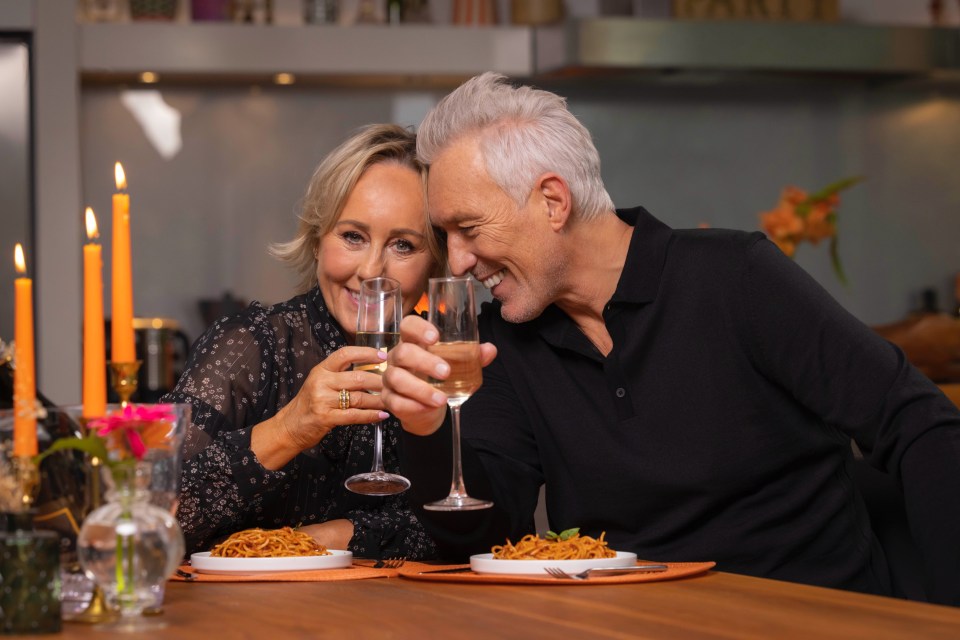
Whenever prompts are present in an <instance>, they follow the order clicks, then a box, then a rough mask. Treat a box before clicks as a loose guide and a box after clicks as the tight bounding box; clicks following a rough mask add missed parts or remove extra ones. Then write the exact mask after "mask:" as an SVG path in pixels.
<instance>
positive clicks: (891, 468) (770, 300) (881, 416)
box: [740, 240, 960, 604]
mask: <svg viewBox="0 0 960 640" xmlns="http://www.w3.org/2000/svg"><path fill="white" fill-rule="evenodd" d="M744 282H745V284H746V286H745V287H744V288H743V291H742V292H741V293H742V303H743V304H742V305H741V308H742V309H743V310H744V312H745V313H746V314H747V317H746V318H745V319H744V321H743V322H741V323H740V325H741V326H742V327H743V328H744V333H743V335H742V340H743V341H744V343H745V344H747V345H748V347H747V348H748V349H749V350H750V352H751V357H752V359H753V360H754V362H755V363H757V366H758V368H759V369H760V370H761V372H762V373H763V374H764V375H768V376H770V377H771V378H773V379H775V380H777V381H778V382H779V383H780V384H782V385H783V386H784V387H785V388H787V389H789V390H790V391H791V392H792V393H793V395H794V397H795V398H796V399H797V401H798V402H800V403H801V404H803V405H804V406H806V407H808V408H809V409H810V410H811V411H813V412H814V413H816V414H817V415H818V416H820V417H821V418H822V419H823V420H824V421H825V422H826V423H828V424H830V425H832V426H834V427H836V428H838V429H840V430H842V431H843V432H844V433H846V434H848V435H849V436H850V437H851V438H853V439H854V440H855V441H856V442H857V444H858V445H859V446H860V448H861V449H862V450H863V451H864V452H865V453H866V454H867V458H868V461H869V462H870V464H871V465H872V466H874V467H875V468H877V469H879V470H881V471H883V472H886V473H888V474H890V475H891V476H892V477H894V478H895V479H896V480H897V481H898V482H899V483H900V485H901V487H902V489H903V492H904V496H905V499H906V509H907V515H908V519H909V522H910V529H911V531H912V533H913V536H914V538H915V540H916V541H917V543H918V545H919V547H920V550H921V553H922V555H923V560H924V565H925V573H926V576H927V593H928V596H929V597H930V598H931V600H932V601H934V602H940V603H949V604H960V577H958V576H960V544H958V541H960V500H958V499H957V496H958V495H960V411H958V410H957V408H956V406H954V405H953V404H952V403H951V402H950V401H949V400H948V399H947V398H946V397H945V396H944V395H943V393H941V392H940V390H939V389H938V388H937V387H936V385H934V384H933V383H932V382H931V381H930V380H929V379H927V378H926V377H925V376H923V375H922V374H921V373H920V372H919V371H918V370H917V369H916V368H914V367H913V366H912V365H910V363H909V362H908V361H907V359H906V358H905V357H904V355H903V352H902V351H900V349H898V348H897V347H896V346H894V345H892V344H890V343H889V342H887V341H886V340H884V339H882V338H880V337H879V336H878V335H877V334H876V333H875V332H874V331H872V330H871V329H870V328H869V327H867V326H865V325H864V324H862V323H861V322H860V321H859V320H857V319H856V318H854V317H853V316H852V315H851V314H850V313H848V312H847V311H846V310H844V309H843V308H842V307H841V306H840V304H839V303H838V302H836V301H835V300H834V299H833V298H832V297H831V296H829V295H828V294H827V293H826V292H825V291H824V290H823V289H822V288H821V287H820V286H819V285H818V284H817V283H816V282H815V281H814V280H813V279H812V278H811V277H810V276H809V275H807V274H806V273H805V272H804V271H803V270H802V269H801V268H800V267H798V266H797V265H796V264H794V263H793V261H792V260H790V259H788V258H786V257H785V256H783V254H782V253H781V252H780V251H779V250H778V249H777V248H776V247H775V246H774V245H773V244H772V243H770V242H768V241H766V240H759V241H757V242H756V243H755V244H754V245H753V246H752V248H751V250H750V256H749V259H748V263H747V266H746V269H745V278H744Z"/></svg>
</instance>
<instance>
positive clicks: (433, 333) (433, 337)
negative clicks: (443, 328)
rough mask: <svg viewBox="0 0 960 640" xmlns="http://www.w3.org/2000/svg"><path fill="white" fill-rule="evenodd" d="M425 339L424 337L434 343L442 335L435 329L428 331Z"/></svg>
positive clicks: (424, 335)
mask: <svg viewBox="0 0 960 640" xmlns="http://www.w3.org/2000/svg"><path fill="white" fill-rule="evenodd" d="M423 337H424V338H425V339H426V340H430V341H433V340H436V339H437V338H439V337H440V334H439V333H437V332H436V331H434V330H433V329H427V332H426V333H424V334H423Z"/></svg>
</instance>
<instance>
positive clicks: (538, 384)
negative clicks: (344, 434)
mask: <svg viewBox="0 0 960 640" xmlns="http://www.w3.org/2000/svg"><path fill="white" fill-rule="evenodd" d="M418 153H419V154H420V156H421V158H422V159H423V160H424V161H425V162H426V163H427V164H428V165H429V166H430V171H429V177H428V208H429V213H430V217H431V220H432V222H433V223H434V225H436V226H437V227H439V228H440V229H442V231H443V232H444V233H445V234H446V240H447V247H448V250H449V261H450V268H451V270H452V271H453V273H455V274H464V273H470V274H472V275H473V276H474V277H475V278H476V279H477V280H478V281H479V282H481V283H482V284H483V286H485V287H487V288H488V289H489V290H490V291H491V293H492V295H493V297H494V298H495V299H496V300H495V302H494V303H492V304H491V305H485V307H484V309H483V311H482V313H481V316H480V317H481V340H484V341H490V342H492V343H493V344H484V345H483V350H482V353H483V358H482V359H483V363H484V364H485V365H486V368H485V370H484V383H483V387H482V388H481V389H480V390H479V391H478V392H477V394H476V395H475V396H474V397H473V398H472V399H471V400H470V401H468V402H467V403H466V404H465V405H464V407H463V458H464V468H465V473H466V485H467V487H468V489H469V492H470V493H471V494H472V495H475V496H476V497H483V498H489V499H492V500H493V501H494V502H495V507H494V508H493V509H489V510H487V511H476V512H470V513H441V514H437V513H431V512H420V516H421V518H422V519H423V521H424V523H425V526H427V527H428V529H429V530H430V532H431V533H432V534H433V535H434V537H435V539H436V540H437V542H438V545H439V546H440V548H441V549H442V550H443V551H442V552H443V553H445V554H446V555H447V556H448V557H450V558H451V559H453V558H463V557H465V556H466V555H469V554H470V553H479V552H484V551H487V550H489V547H490V546H491V545H492V544H499V543H502V542H503V540H504V538H506V537H509V538H510V539H511V540H513V541H516V540H518V539H519V538H520V537H521V536H522V535H523V534H526V533H531V532H532V531H533V517H532V516H533V511H534V508H535V505H536V502H537V496H538V490H539V488H540V486H541V485H545V486H546V503H547V510H548V514H549V519H550V524H551V528H553V529H555V530H557V531H559V530H561V529H565V528H568V527H580V528H581V530H582V531H584V532H585V533H588V534H591V535H594V536H596V535H599V534H600V533H601V532H602V531H606V538H607V540H608V541H609V542H610V546H611V547H612V548H614V549H616V550H622V551H634V552H636V553H638V554H639V555H640V556H641V557H643V558H648V559H652V560H665V561H671V560H672V561H683V560H689V561H697V560H715V561H717V563H718V568H719V569H721V570H726V571H732V572H738V573H744V574H749V575H759V576H766V577H771V578H777V579H783V580H790V581H797V582H804V583H810V584H818V585H823V586H830V587H838V588H845V589H853V590H858V591H864V592H869V593H878V594H891V593H892V592H893V591H892V586H891V584H890V578H889V572H888V570H887V565H886V561H885V558H884V556H883V552H882V550H881V549H880V547H879V544H878V543H877V540H876V537H875V536H874V535H873V532H872V531H871V528H870V523H869V520H868V518H867V515H866V512H865V510H864V506H863V501H862V500H861V498H860V497H859V495H858V494H857V491H856V489H855V487H854V486H853V484H852V481H851V478H850V474H849V465H850V464H851V462H852V455H851V448H850V439H851V438H853V439H854V440H856V442H857V443H858V444H859V446H860V448H861V449H862V450H864V451H866V452H868V454H869V460H870V462H871V464H872V465H874V466H876V467H878V468H880V469H881V470H883V471H885V472H887V473H889V474H891V475H892V476H894V477H895V478H896V479H897V480H898V481H899V482H900V484H901V486H902V487H903V490H904V493H905V496H906V500H907V508H908V513H909V518H910V522H911V527H912V530H913V533H914V536H915V537H916V539H917V542H918V544H919V545H920V547H921V550H922V552H923V556H924V561H925V562H924V564H925V570H926V573H927V578H928V584H927V587H928V591H929V595H930V596H931V598H932V599H935V600H936V601H939V602H951V603H955V604H957V603H960V589H958V582H960V544H958V541H960V500H958V499H957V498H958V496H960V473H958V471H957V468H958V462H960V413H958V412H957V410H956V408H955V407H954V406H953V405H952V404H950V402H949V401H948V400H947V399H946V398H945V397H944V396H943V395H942V394H941V393H940V392H939V391H938V389H937V388H936V387H935V386H934V385H933V384H932V383H930V381H929V380H927V379H926V378H924V377H923V376H922V375H920V374H919V373H918V372H917V371H916V370H915V369H914V368H913V367H911V366H910V365H909V364H908V363H907V362H906V360H905V359H904V358H903V356H902V353H901V352H900V351H899V350H897V349H896V348H895V347H893V346H892V345H890V344H889V343H887V342H886V341H884V340H882V339H881V338H879V337H878V336H876V335H875V334H874V333H873V332H871V331H870V330H869V329H868V328H867V327H865V326H864V325H863V324H861V323H860V322H859V321H857V320H856V319H855V318H853V317H852V316H850V315H849V314H848V313H846V312H845V311H844V310H843V309H842V308H841V307H840V306H839V305H838V304H837V303H836V302H835V301H834V300H832V299H831V298H830V297H829V295H827V294H826V292H824V291H823V290H822V289H821V288H820V287H819V286H818V285H817V284H816V283H815V282H814V281H813V280H812V279H811V278H809V277H808V276H807V275H806V274H805V273H804V272H803V271H802V269H800V268H799V267H797V266H796V265H795V264H794V263H793V262H792V261H791V260H789V259H788V258H786V257H785V256H783V254H781V253H780V251H779V250H778V249H777V248H776V247H775V246H774V245H773V244H772V243H770V242H768V241H767V240H766V239H765V238H764V237H763V235H762V234H760V233H745V232H737V231H725V230H691V231H677V230H672V229H670V228H669V227H667V226H666V225H664V224H663V223H661V222H659V221H658V220H657V219H655V218H654V217H653V216H652V215H650V214H649V213H647V212H646V211H645V210H643V209H642V208H636V209H627V210H619V211H618V210H615V209H614V207H613V204H612V203H611V201H610V198H609V196H608V195H607V193H606V190H605V189H604V187H603V183H602V180H601V178H600V161H599V158H598V155H597V152H596V149H595V148H594V146H593V143H592V141H591V139H590V135H589V133H588V132H587V131H586V129H585V128H584V127H583V126H582V125H581V124H580V123H579V122H578V121H577V120H576V118H574V117H573V115H572V114H570V112H569V111H568V110H567V109H566V106H565V103H564V101H563V99H562V98H560V97H558V96H556V95H554V94H552V93H548V92H545V91H538V90H534V89H531V88H529V87H517V88H514V87H511V86H510V85H508V84H507V83H505V81H504V79H503V78H502V77H501V76H497V75H494V74H489V73H488V74H484V75H482V76H478V77H476V78H473V79H472V80H470V81H468V82H467V83H465V84H464V85H463V86H461V87H460V88H458V89H457V90H456V91H454V92H453V93H452V94H450V95H449V96H447V97H446V98H445V99H444V100H443V101H441V102H440V104H438V105H437V107H436V108H435V109H433V111H431V113H430V114H428V115H427V117H426V119H425V120H424V122H423V124H422V125H421V128H420V131H419V134H418ZM402 338H403V341H404V342H403V343H402V344H401V345H400V346H399V347H398V348H396V349H394V350H393V351H392V352H391V354H390V357H389V365H390V366H389V367H388V369H387V372H386V375H385V378H384V402H385V405H386V407H387V408H388V410H390V411H391V412H392V413H393V414H394V415H396V416H397V417H398V418H399V419H400V420H401V422H402V423H403V426H404V429H405V432H406V433H405V439H404V441H403V451H404V454H403V455H404V460H405V461H404V469H405V472H406V473H407V474H408V475H410V476H411V478H412V480H413V487H414V489H413V490H414V496H413V497H412V499H411V502H413V503H414V504H423V503H424V502H427V501H429V500H433V499H436V498H438V497H441V496H442V495H444V494H445V493H446V490H447V488H448V487H449V475H448V469H449V467H448V466H446V463H444V462H441V461H443V460H449V459H450V436H449V427H448V425H447V423H445V404H444V399H445V398H444V396H443V394H442V393H439V392H438V391H436V390H435V389H433V387H431V386H430V385H429V384H428V383H427V382H425V380H426V379H427V378H428V376H433V377H437V378H445V377H446V376H447V375H448V374H449V367H448V366H447V364H446V363H445V362H444V361H443V360H441V359H440V358H438V357H436V356H433V355H431V354H430V353H429V352H428V351H427V350H426V347H428V346H429V345H430V344H432V343H433V342H435V341H436V339H437V333H436V331H435V330H433V329H432V327H431V325H429V323H427V322H426V321H424V320H423V319H421V318H416V317H409V318H407V319H405V321H404V324H403V326H402ZM494 345H496V346H495V347H494Z"/></svg>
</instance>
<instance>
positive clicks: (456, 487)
mask: <svg viewBox="0 0 960 640" xmlns="http://www.w3.org/2000/svg"><path fill="white" fill-rule="evenodd" d="M460 404H461V402H457V403H456V404H454V403H453V402H451V403H450V422H451V423H452V425H453V479H452V480H451V481H450V496H451V497H453V496H456V497H458V498H464V497H466V496H467V489H466V487H465V486H464V484H463V463H462V462H461V458H460Z"/></svg>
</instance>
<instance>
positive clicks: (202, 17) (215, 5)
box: [190, 0, 232, 22]
mask: <svg viewBox="0 0 960 640" xmlns="http://www.w3.org/2000/svg"><path fill="white" fill-rule="evenodd" d="M231 3H232V0H190V19H191V20H194V21H196V22H224V21H227V20H230V18H231V9H232V7H231Z"/></svg>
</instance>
